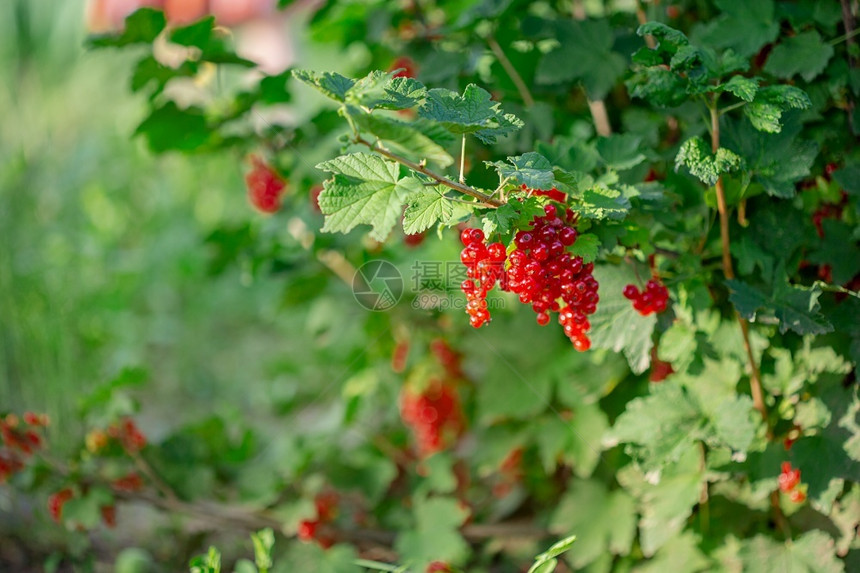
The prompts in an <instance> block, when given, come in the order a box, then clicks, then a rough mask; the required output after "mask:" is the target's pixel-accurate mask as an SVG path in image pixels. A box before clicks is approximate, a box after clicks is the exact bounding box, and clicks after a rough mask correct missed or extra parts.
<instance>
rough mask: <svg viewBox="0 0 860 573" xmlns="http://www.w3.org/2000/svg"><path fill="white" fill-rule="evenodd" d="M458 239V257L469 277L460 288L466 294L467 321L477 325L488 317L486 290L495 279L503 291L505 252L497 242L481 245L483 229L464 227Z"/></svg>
mask: <svg viewBox="0 0 860 573" xmlns="http://www.w3.org/2000/svg"><path fill="white" fill-rule="evenodd" d="M460 240H461V241H462V242H463V245H464V246H465V248H464V249H463V251H462V252H461V253H460V260H461V261H462V262H463V264H464V265H466V275H467V276H468V277H469V278H468V279H466V280H465V281H463V284H462V285H460V289H461V290H462V291H463V293H464V294H465V295H466V300H467V301H468V302H467V303H466V312H467V313H468V314H469V323H470V324H471V325H472V326H474V327H475V328H480V327H481V326H483V325H484V324H485V323H486V322H489V320H490V311H489V310H488V309H487V293H488V292H489V291H490V290H492V288H493V287H494V286H496V283H497V282H498V281H500V280H501V281H502V289H503V290H504V288H505V284H504V278H505V259H506V257H507V253H506V252H505V246H504V245H503V244H501V243H492V244H490V245H485V244H484V232H483V231H482V230H480V229H464V230H463V232H462V233H460Z"/></svg>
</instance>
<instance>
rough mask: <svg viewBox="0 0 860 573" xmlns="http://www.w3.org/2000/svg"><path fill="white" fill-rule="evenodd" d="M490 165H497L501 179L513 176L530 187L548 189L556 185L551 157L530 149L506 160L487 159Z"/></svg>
mask: <svg viewBox="0 0 860 573" xmlns="http://www.w3.org/2000/svg"><path fill="white" fill-rule="evenodd" d="M485 163H486V164H487V166H488V167H495V168H496V171H498V173H499V178H500V179H506V178H511V179H513V180H514V181H516V182H517V183H519V184H521V185H526V186H527V187H529V188H530V189H543V190H548V189H551V188H552V187H553V186H554V183H555V177H554V175H553V166H552V163H550V162H549V159H547V158H546V157H544V156H543V155H541V154H540V153H535V152H534V151H530V152H528V153H525V154H523V155H517V156H516V157H508V160H507V162H504V161H486V162H485Z"/></svg>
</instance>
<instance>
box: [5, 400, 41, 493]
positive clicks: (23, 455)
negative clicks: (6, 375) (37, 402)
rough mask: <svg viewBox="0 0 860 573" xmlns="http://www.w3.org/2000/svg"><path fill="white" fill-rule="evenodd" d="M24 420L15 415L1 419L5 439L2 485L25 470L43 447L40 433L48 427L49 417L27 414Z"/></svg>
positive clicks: (8, 415)
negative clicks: (29, 459) (29, 458)
mask: <svg viewBox="0 0 860 573" xmlns="http://www.w3.org/2000/svg"><path fill="white" fill-rule="evenodd" d="M23 418H24V419H23V423H22V420H21V419H20V418H18V416H17V415H15V414H7V415H6V416H3V417H0V436H2V439H3V447H2V448H0V483H4V482H5V481H6V480H7V479H9V477H10V476H11V475H12V474H15V473H17V472H19V471H21V470H22V469H24V465H25V461H26V460H27V458H28V457H29V456H31V455H33V453H35V451H36V450H38V449H39V448H41V447H42V436H41V435H40V434H39V431H40V429H41V428H44V427H45V426H47V425H48V417H47V416H46V415H45V414H34V413H33V412H27V413H25V414H24V416H23Z"/></svg>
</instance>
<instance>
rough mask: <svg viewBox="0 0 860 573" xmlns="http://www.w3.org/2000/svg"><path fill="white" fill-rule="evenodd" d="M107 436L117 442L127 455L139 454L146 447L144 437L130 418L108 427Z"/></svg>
mask: <svg viewBox="0 0 860 573" xmlns="http://www.w3.org/2000/svg"><path fill="white" fill-rule="evenodd" d="M107 435H108V436H110V437H111V438H113V439H115V440H117V441H118V442H119V443H120V444H121V445H122V447H123V449H124V450H125V451H126V452H128V453H129V454H133V453H136V452H139V451H140V450H142V449H143V447H144V446H145V445H146V436H144V435H143V433H142V432H141V431H140V429H139V428H138V427H137V424H135V423H134V420H132V419H131V418H123V419H122V420H120V421H119V422H118V423H116V424H111V425H110V426H109V427H108V430H107Z"/></svg>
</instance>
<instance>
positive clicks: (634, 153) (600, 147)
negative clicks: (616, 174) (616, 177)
mask: <svg viewBox="0 0 860 573" xmlns="http://www.w3.org/2000/svg"><path fill="white" fill-rule="evenodd" d="M641 144H642V138H641V137H639V136H637V135H632V134H629V133H625V134H621V135H610V136H609V137H601V138H598V140H597V152H598V153H599V154H600V157H601V159H603V161H604V163H606V164H607V165H608V166H609V167H611V168H613V169H616V170H618V171H624V170H625V169H630V168H632V167H635V166H637V165H639V164H640V163H642V162H643V161H645V155H644V154H643V153H642V152H641V151H640V150H639V146H640V145H641Z"/></svg>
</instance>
